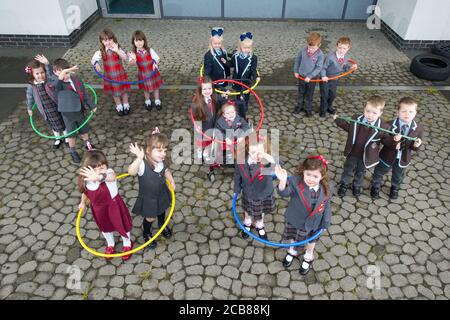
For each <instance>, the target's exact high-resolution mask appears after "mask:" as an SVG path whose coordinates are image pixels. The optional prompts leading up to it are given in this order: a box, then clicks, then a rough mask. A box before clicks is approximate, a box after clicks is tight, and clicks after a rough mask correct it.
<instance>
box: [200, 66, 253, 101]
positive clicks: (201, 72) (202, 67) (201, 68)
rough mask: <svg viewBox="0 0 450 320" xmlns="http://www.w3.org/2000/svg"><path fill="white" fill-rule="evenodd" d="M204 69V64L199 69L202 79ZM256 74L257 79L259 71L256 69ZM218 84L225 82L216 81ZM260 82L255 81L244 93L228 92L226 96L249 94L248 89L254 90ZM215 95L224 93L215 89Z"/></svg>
mask: <svg viewBox="0 0 450 320" xmlns="http://www.w3.org/2000/svg"><path fill="white" fill-rule="evenodd" d="M204 68H205V64H204V63H202V66H201V67H200V77H203V69H204ZM256 74H257V75H258V78H259V77H260V76H259V71H258V69H256ZM220 82H226V81H223V80H222V81H218V82H217V83H220ZM260 82H261V79H260V80H256V82H255V84H254V85H253V86H252V87H251V88H248V87H246V88H248V89H247V90H245V91H240V92H230V93H229V94H228V95H229V96H237V95H240V94H247V93H249V92H250V91H249V89H252V90H254V89H255V88H256V87H257V86H258V84H259V83H260ZM214 90H215V91H216V92H217V93H220V94H224V93H225V91H222V90H219V89H217V88H215V89H214Z"/></svg>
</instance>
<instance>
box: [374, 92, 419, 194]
mask: <svg viewBox="0 0 450 320" xmlns="http://www.w3.org/2000/svg"><path fill="white" fill-rule="evenodd" d="M416 114H417V102H416V101H415V100H414V99H413V98H410V97H404V98H402V99H400V101H399V103H398V107H397V117H396V118H395V119H394V120H392V122H390V129H389V130H391V131H394V132H395V133H397V135H396V136H395V137H393V139H392V143H391V144H389V145H386V146H383V148H382V149H381V151H380V162H379V163H378V164H377V166H376V167H375V172H374V175H373V179H372V188H371V191H370V195H371V196H372V197H373V198H375V199H377V198H379V197H380V188H381V184H382V182H383V176H384V175H385V174H387V173H388V172H389V171H390V170H391V169H392V178H391V190H390V192H389V198H391V199H397V198H398V192H399V190H400V186H401V184H402V182H403V178H404V177H405V171H406V168H407V167H408V166H409V164H410V163H411V157H412V153H413V151H418V150H419V148H420V146H421V145H422V138H423V134H424V128H423V126H422V125H420V124H417V123H416V121H414V118H415V117H416ZM401 135H405V136H408V137H411V138H417V139H416V140H415V141H411V140H408V139H405V138H402V137H401Z"/></svg>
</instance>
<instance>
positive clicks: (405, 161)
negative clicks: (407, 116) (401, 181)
mask: <svg viewBox="0 0 450 320" xmlns="http://www.w3.org/2000/svg"><path fill="white" fill-rule="evenodd" d="M389 130H391V131H394V132H395V133H400V131H401V128H400V120H399V119H398V118H395V119H394V120H393V121H392V122H391V127H390V129H389ZM423 133H424V128H423V126H422V125H420V124H417V123H416V122H415V121H414V120H413V121H412V122H411V126H410V127H409V132H408V137H411V138H420V139H422V137H423ZM389 142H390V143H388V144H386V145H385V146H383V148H382V149H381V151H380V159H381V161H383V162H384V163H386V164H387V165H389V166H392V164H393V163H394V161H395V159H397V152H398V150H397V149H396V146H397V142H395V141H394V139H390V140H389ZM399 143H400V141H399ZM419 148H420V147H419ZM419 148H416V147H414V141H411V140H406V142H405V149H404V150H402V155H401V157H400V163H399V166H400V167H401V168H406V167H407V166H409V164H410V163H411V154H412V151H413V150H414V151H418V150H419Z"/></svg>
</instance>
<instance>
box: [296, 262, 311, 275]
mask: <svg viewBox="0 0 450 320" xmlns="http://www.w3.org/2000/svg"><path fill="white" fill-rule="evenodd" d="M312 263H313V262H312V261H306V260H305V259H303V261H302V263H301V265H300V270H299V272H300V274H301V275H302V276H304V275H306V274H307V273H308V272H309V270H310V269H311V266H312ZM303 266H304V267H303Z"/></svg>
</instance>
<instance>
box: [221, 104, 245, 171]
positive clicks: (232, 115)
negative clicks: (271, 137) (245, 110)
mask: <svg viewBox="0 0 450 320" xmlns="http://www.w3.org/2000/svg"><path fill="white" fill-rule="evenodd" d="M216 129H218V130H219V132H220V136H222V137H219V139H218V140H223V141H224V142H225V143H223V144H222V148H216V149H219V150H221V151H223V150H226V151H227V152H226V163H227V164H234V149H235V148H234V145H235V143H237V144H240V143H241V142H242V141H243V140H244V137H245V136H246V135H248V134H249V133H250V132H249V130H250V126H249V125H248V123H247V122H246V121H245V120H244V119H243V118H241V117H240V116H239V115H238V114H237V110H236V103H235V102H234V101H231V100H228V101H227V102H225V103H224V104H223V105H222V107H221V112H220V114H219V116H218V118H217V120H216ZM220 138H222V139H220ZM216 139H217V138H216ZM221 151H220V152H221ZM219 156H220V153H219Z"/></svg>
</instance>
